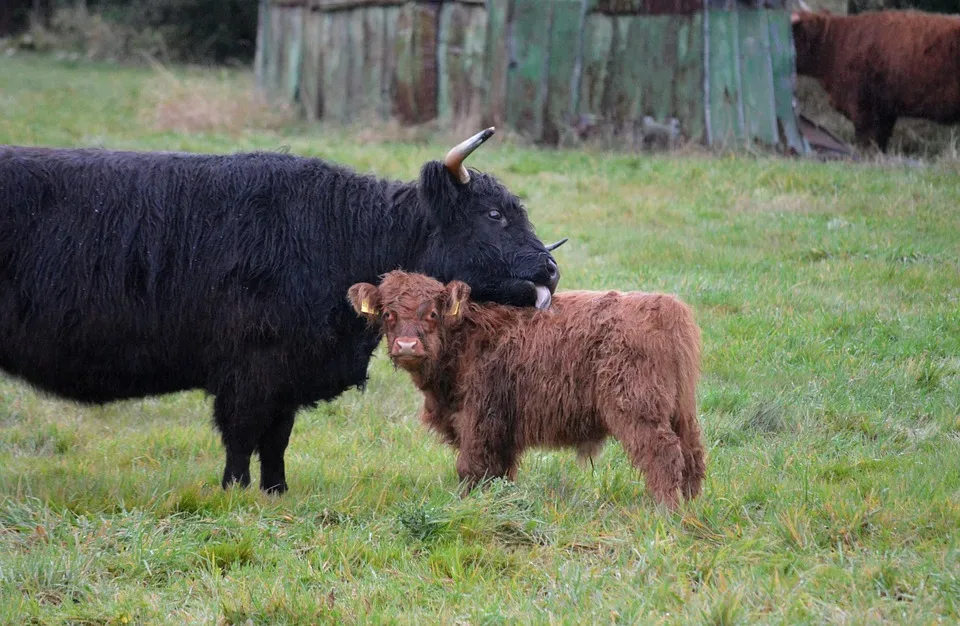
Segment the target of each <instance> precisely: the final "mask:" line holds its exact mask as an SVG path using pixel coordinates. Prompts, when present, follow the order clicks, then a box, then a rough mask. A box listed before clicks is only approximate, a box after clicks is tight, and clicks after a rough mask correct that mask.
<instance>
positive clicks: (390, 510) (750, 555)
mask: <svg viewBox="0 0 960 626" xmlns="http://www.w3.org/2000/svg"><path fill="white" fill-rule="evenodd" d="M158 80H160V81H161V82H160V83H158V82H157V81H158ZM163 80H167V81H169V80H171V79H170V77H166V78H162V77H160V78H158V75H157V74H155V73H154V72H153V71H151V70H143V69H139V70H135V69H127V70H118V69H116V68H110V67H100V66H92V65H86V64H81V65H78V66H70V65H67V64H64V63H59V62H56V61H53V60H50V59H38V58H29V57H22V56H15V57H12V58H5V59H3V60H0V112H2V113H0V143H16V144H42V145H59V146H89V145H104V146H107V147H111V148H135V149H158V150H173V149H177V150H179V149H185V150H192V151H213V152H232V151H236V150H241V149H250V148H268V149H274V148H278V147H280V146H289V147H290V149H291V150H292V151H294V152H296V153H299V154H304V155H313V156H321V157H326V158H330V159H334V160H336V161H340V162H343V163H346V164H349V165H351V166H353V167H356V168H357V169H359V170H361V171H365V172H376V173H378V174H382V175H385V176H390V177H396V178H402V179H408V180H409V179H412V178H414V177H415V176H416V174H417V171H418V169H419V167H420V165H421V164H422V163H423V162H424V161H426V160H428V159H433V158H439V157H441V156H442V155H443V154H444V152H445V151H446V149H447V148H448V147H449V146H448V145H446V144H442V143H439V142H430V143H428V144H417V145H404V144H400V143H393V142H382V143H377V142H366V143H358V142H356V141H352V138H351V136H350V135H348V134H345V133H343V132H337V131H328V132H326V133H323V132H320V131H319V130H317V129H313V130H307V129H304V128H302V127H300V126H298V125H280V126H276V127H275V128H276V130H273V131H256V130H246V129H244V128H243V127H242V125H241V126H240V127H236V126H231V125H230V124H229V123H225V124H224V125H223V127H222V128H221V129H220V130H218V129H217V128H214V129H213V130H209V131H198V132H194V133H192V134H186V133H182V132H179V131H176V130H168V129H165V128H171V127H172V126H171V125H170V124H169V123H167V122H162V120H163V119H164V116H163V115H162V111H159V110H158V108H157V107H159V106H161V105H162V103H161V102H160V101H159V100H158V99H157V97H156V94H157V90H158V84H159V85H160V86H161V88H160V91H162V92H164V93H169V92H170V89H169V84H168V87H167V88H163V85H164V84H166V83H163V82H162V81H163ZM191 80H192V81H195V82H194V83H191V84H193V85H207V86H208V87H210V90H209V93H210V94H216V93H220V92H222V91H223V90H224V89H226V88H227V87H226V86H227V85H234V86H236V85H240V86H242V85H243V84H244V82H243V81H244V80H249V77H245V76H242V75H241V76H235V75H231V76H227V77H224V76H220V75H215V74H207V75H202V76H200V75H197V76H194V77H193V78H192V79H191ZM174 83H176V80H174ZM177 84H179V83H177ZM191 93H193V90H191V89H185V90H184V96H183V97H184V98H188V97H190V94H191ZM213 97H214V96H213V95H211V96H210V99H212V98H213ZM210 99H208V101H206V102H205V103H201V102H199V101H198V103H197V106H201V105H204V106H209V107H211V108H213V109H215V108H216V105H217V103H216V102H215V101H212V100H210ZM158 103H159V104H158ZM251 119H256V116H254V117H253V118H251ZM156 120H161V122H162V123H160V124H159V126H158V125H156V124H155V123H154V122H155V121H156ZM228 122H229V120H228ZM472 163H473V165H474V166H475V167H478V168H480V169H483V170H486V171H489V172H491V173H493V174H495V175H497V176H499V177H501V178H502V179H503V181H504V182H505V183H506V184H507V185H508V186H509V187H510V188H511V189H513V190H514V191H515V192H516V193H518V194H519V195H520V196H521V197H522V198H523V199H524V201H525V203H526V204H527V206H528V208H529V211H530V215H531V218H532V220H533V221H534V223H535V224H536V226H537V227H538V232H539V234H540V235H541V237H542V238H543V239H544V240H554V239H557V238H559V237H561V236H568V237H570V242H569V243H568V244H566V246H564V247H563V248H561V249H560V250H558V252H557V256H558V260H559V262H560V264H561V268H562V271H563V278H562V281H561V288H562V289H572V288H594V289H608V288H612V289H644V290H662V291H669V292H673V293H676V294H678V295H679V296H680V297H681V298H683V299H684V300H685V301H687V302H688V303H690V304H691V305H692V306H693V307H694V309H695V310H696V313H697V319H698V322H699V324H700V325H701V328H702V332H703V345H704V347H703V351H704V363H703V365H704V373H703V377H702V382H701V386H700V388H699V390H698V399H699V408H700V416H701V420H702V423H703V427H704V431H705V437H706V440H707V447H708V468H707V471H708V476H707V480H706V482H705V485H704V492H703V494H702V496H701V497H700V498H699V499H698V500H696V501H695V502H693V503H691V504H687V505H684V506H683V507H682V508H681V509H680V511H678V512H677V513H676V514H674V515H665V514H662V513H658V512H657V511H656V509H655V508H654V504H653V501H652V500H651V499H650V497H649V496H648V495H647V493H646V492H645V488H644V485H643V481H642V478H641V477H639V476H638V475H637V474H636V473H635V472H634V471H633V469H632V468H631V467H630V465H629V463H628V462H627V461H626V458H625V456H624V454H623V452H622V450H621V448H620V446H619V444H617V443H615V442H612V443H610V444H608V446H607V448H606V449H605V451H604V452H603V454H602V455H601V456H600V458H599V459H598V460H597V461H596V465H595V467H594V468H593V469H592V470H591V469H590V468H589V467H587V468H585V469H583V468H580V467H579V466H578V465H577V464H576V462H575V460H574V455H573V454H572V453H571V452H536V453H530V454H528V455H527V456H526V457H525V459H524V461H523V464H522V466H521V468H520V472H519V475H518V480H517V482H516V483H515V484H509V483H501V484H498V485H495V486H494V488H492V489H491V490H489V491H487V492H484V493H481V494H474V495H471V496H469V497H467V498H463V499H460V498H458V497H457V495H456V489H457V477H456V472H455V469H454V456H453V454H452V453H451V451H450V450H449V449H447V448H445V447H443V446H441V445H440V444H439V443H437V441H436V439H435V438H434V437H433V436H432V435H431V434H430V433H429V432H427V431H426V430H425V429H424V428H423V427H422V426H421V425H420V424H419V423H418V422H417V420H416V411H417V409H418V406H419V397H418V395H417V393H416V392H415V390H414V389H413V387H412V385H411V384H410V383H409V381H408V380H407V378H406V376H405V375H403V374H402V373H400V372H395V371H393V369H392V368H391V367H390V365H389V363H388V362H387V360H386V359H385V358H384V356H383V353H382V351H379V350H378V353H377V355H376V357H375V358H374V360H373V362H372V364H371V369H370V375H371V379H370V383H369V386H368V389H367V391H366V392H365V393H359V392H355V391H353V392H350V393H346V394H344V395H343V396H342V397H341V398H340V399H339V400H338V401H337V402H334V403H332V404H328V405H322V406H321V407H320V408H318V409H316V410H311V411H303V412H301V413H300V415H299V418H298V421H297V425H296V427H295V429H294V434H293V437H292V441H291V445H290V448H289V449H288V451H287V472H288V480H289V481H290V487H291V490H290V492H289V493H287V494H286V495H285V496H283V497H282V498H271V497H268V496H264V495H260V494H259V493H258V492H257V490H256V489H252V490H248V491H238V490H231V491H229V492H226V493H224V492H222V491H221V490H220V488H219V485H218V481H219V478H220V473H221V471H222V462H223V452H222V449H221V446H220V443H219V440H218V439H217V437H216V435H215V432H214V430H213V428H212V426H211V422H210V417H209V416H210V406H211V403H210V400H209V399H208V398H206V397H204V396H203V395H202V394H201V393H199V392H193V393H184V394H179V395H173V396H166V397H162V398H152V399H144V400H142V401H132V402H125V403H118V404H114V405H109V406H106V407H102V408H81V407H79V406H77V405H74V404H70V403H66V402H60V401H56V400H54V399H50V398H47V397H44V396H41V395H38V394H37V393H35V392H34V391H32V390H31V389H30V388H29V387H27V386H25V385H22V384H18V383H17V382H14V381H12V380H10V379H0V623H3V624H24V623H80V624H128V623H149V624H183V623H201V624H246V623H252V624H287V623H318V622H335V623H347V624H350V623H384V622H386V623H444V624H455V623H456V624H476V625H479V624H501V623H504V624H506V623H511V624H513V623H642V624H659V623H663V624H701V623H706V624H739V623H763V624H824V623H828V624H878V623H909V624H935V623H956V622H957V621H958V620H960V542H958V535H960V532H958V528H960V172H958V169H957V167H956V164H955V163H950V162H941V163H939V164H937V165H935V166H930V167H927V168H913V169H906V168H903V167H898V166H893V165H886V166H885V165H882V164H872V165H859V166H854V165H848V164H846V165H845V164H829V165H824V164H818V163H813V162H802V161H790V160H783V159H773V158H770V159H767V158H746V157H743V158H735V157H728V156H726V157H720V156H718V157H706V156H695V157H687V158H678V157H677V158H671V157H648V156H637V155H612V154H601V153H582V152H547V151H537V150H531V149H527V148H523V147H520V146H517V145H514V144H513V143H511V142H505V141H503V140H502V138H501V137H500V136H499V135H498V136H497V137H495V138H494V139H493V140H492V141H491V142H489V143H488V144H487V145H485V146H484V147H483V148H482V150H480V151H479V152H478V153H477V154H476V155H474V157H472ZM571 358H575V355H571ZM255 467H256V465H255ZM254 481H256V477H255V478H254Z"/></svg>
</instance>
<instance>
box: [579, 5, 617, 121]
mask: <svg viewBox="0 0 960 626" xmlns="http://www.w3.org/2000/svg"><path fill="white" fill-rule="evenodd" d="M612 44H613V18H611V17H608V16H606V15H600V14H592V15H588V16H587V20H586V23H585V25H584V33H583V70H582V74H581V78H580V100H579V110H578V111H577V113H579V114H581V115H590V114H594V115H599V114H601V113H602V108H603V107H602V104H603V91H604V86H605V85H606V82H607V72H608V65H609V59H610V50H611V46H612Z"/></svg>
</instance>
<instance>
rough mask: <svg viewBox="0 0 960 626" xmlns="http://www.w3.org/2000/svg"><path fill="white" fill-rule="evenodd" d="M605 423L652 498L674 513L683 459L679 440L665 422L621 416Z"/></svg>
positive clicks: (681, 479) (633, 416)
mask: <svg viewBox="0 0 960 626" xmlns="http://www.w3.org/2000/svg"><path fill="white" fill-rule="evenodd" d="M607 423H608V427H609V428H610V430H611V432H612V433H613V435H614V436H615V437H616V438H617V439H618V440H619V441H620V444H621V445H622V446H623V448H624V450H625V451H626V452H627V455H628V456H629V457H630V461H631V462H632V463H633V466H634V467H636V468H637V469H639V470H640V471H642V472H643V473H644V476H645V477H646V482H647V487H648V488H649V489H650V492H651V493H652V494H653V496H654V498H655V499H656V500H657V501H658V502H659V503H661V504H664V505H666V506H667V508H669V509H671V510H672V509H675V508H676V507H677V505H678V504H679V491H680V488H681V484H682V481H683V468H684V456H683V451H682V450H681V448H680V438H679V437H677V434H676V433H675V432H673V429H672V428H671V427H670V424H669V423H668V422H667V420H657V421H647V420H645V419H643V418H642V417H638V416H636V415H628V414H624V413H621V414H620V415H618V416H616V418H614V419H609V420H607Z"/></svg>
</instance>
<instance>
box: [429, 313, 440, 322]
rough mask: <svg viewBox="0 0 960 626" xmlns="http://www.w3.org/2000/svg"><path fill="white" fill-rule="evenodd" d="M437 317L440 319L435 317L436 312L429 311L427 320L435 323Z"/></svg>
mask: <svg viewBox="0 0 960 626" xmlns="http://www.w3.org/2000/svg"><path fill="white" fill-rule="evenodd" d="M439 317H440V316H439V315H437V312H436V311H430V313H428V314H427V318H429V319H431V320H433V321H437V318H439Z"/></svg>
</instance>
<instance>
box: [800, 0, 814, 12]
mask: <svg viewBox="0 0 960 626" xmlns="http://www.w3.org/2000/svg"><path fill="white" fill-rule="evenodd" d="M797 4H799V5H800V8H801V9H803V10H804V11H807V12H808V13H813V9H811V8H810V7H809V6H807V3H806V2H804V1H803V0H797Z"/></svg>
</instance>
